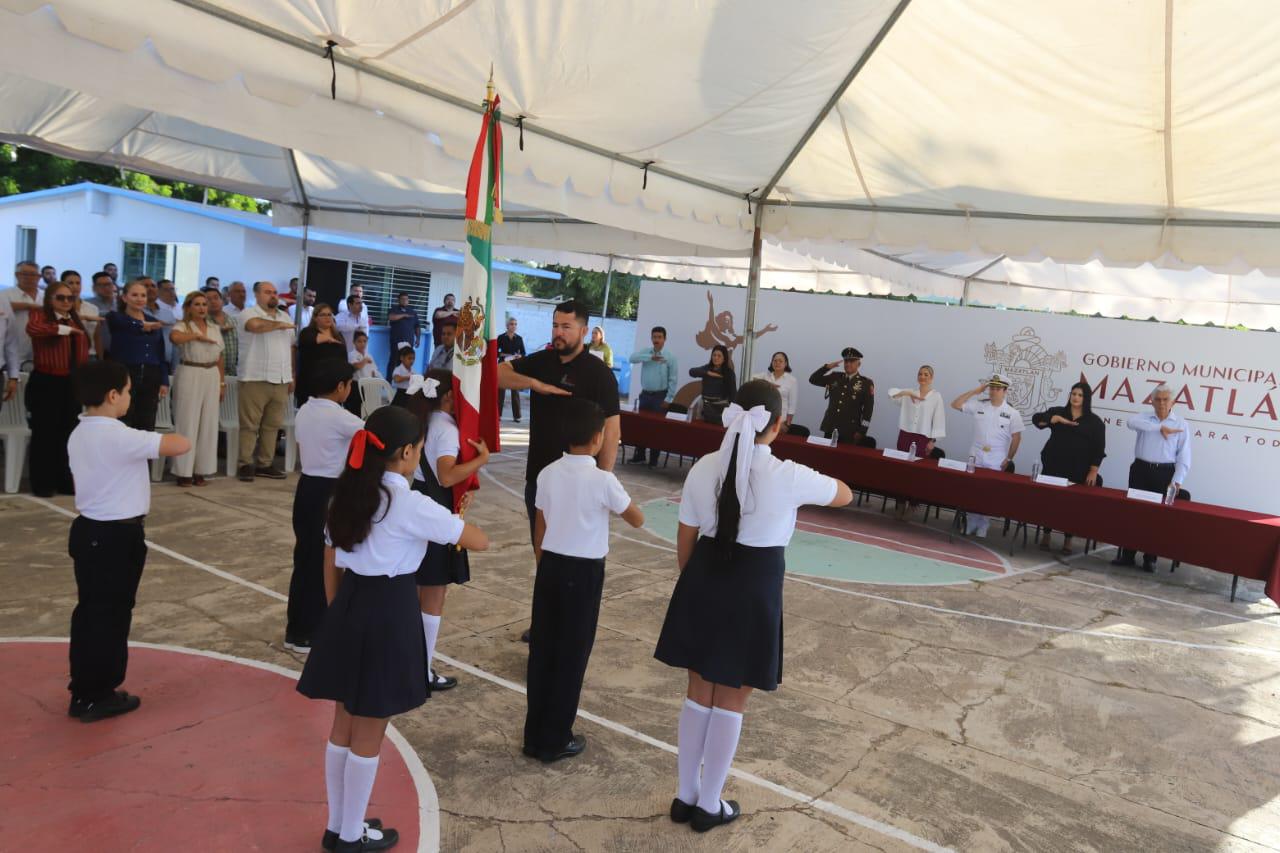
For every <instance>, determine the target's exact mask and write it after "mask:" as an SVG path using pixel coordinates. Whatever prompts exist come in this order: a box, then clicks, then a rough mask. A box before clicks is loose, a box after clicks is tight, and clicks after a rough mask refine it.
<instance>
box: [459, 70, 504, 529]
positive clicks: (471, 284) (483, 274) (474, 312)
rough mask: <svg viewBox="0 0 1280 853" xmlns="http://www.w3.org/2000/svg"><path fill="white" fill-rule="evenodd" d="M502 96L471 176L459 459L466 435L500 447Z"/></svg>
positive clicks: (466, 486) (489, 104)
mask: <svg viewBox="0 0 1280 853" xmlns="http://www.w3.org/2000/svg"><path fill="white" fill-rule="evenodd" d="M501 115H502V114H501V111H500V110H499V99H498V96H497V95H496V94H494V93H493V91H492V89H491V90H490V92H489V100H488V101H486V103H485V113H484V120H483V122H482V123H481V125H480V138H479V139H477V140H476V148H475V153H473V154H472V155H471V171H470V173H469V174H468V176H467V251H466V256H465V257H464V258H463V264H462V304H461V306H460V308H459V313H458V334H457V336H456V338H455V343H454V349H453V399H454V417H455V418H456V419H457V421H458V438H459V439H460V440H461V445H462V446H461V447H460V448H459V451H458V461H460V462H466V461H467V460H468V459H472V458H474V457H475V455H476V453H475V450H474V449H472V447H471V445H470V444H468V443H467V439H484V441H485V443H486V444H487V445H488V446H489V449H490V450H492V451H494V452H495V453H496V452H497V451H498V450H499V449H500V447H499V445H498V414H499V412H498V347H497V339H496V335H495V334H494V330H495V328H496V327H495V326H494V325H493V322H492V318H491V316H490V315H491V314H492V311H491V308H492V306H493V266H492V263H493V242H492V229H493V223H494V222H502V122H501ZM479 486H480V482H479V478H478V477H476V476H474V475H473V476H472V477H471V478H470V479H468V480H466V481H465V482H462V483H458V484H457V485H456V486H454V487H453V500H454V506H455V507H456V506H457V504H458V503H459V502H460V501H461V500H462V496H463V495H465V494H466V493H467V492H468V491H470V490H471V489H476V488H479Z"/></svg>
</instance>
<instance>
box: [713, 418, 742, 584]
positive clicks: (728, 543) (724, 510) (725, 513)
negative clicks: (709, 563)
mask: <svg viewBox="0 0 1280 853" xmlns="http://www.w3.org/2000/svg"><path fill="white" fill-rule="evenodd" d="M741 520H742V504H740V503H739V502H738V443H737V442H736V441H735V442H734V443H733V450H732V451H731V452H730V455H729V473H728V474H727V475H726V476H725V478H724V483H723V484H722V485H721V486H720V497H719V499H718V500H717V501H716V555H717V556H718V557H719V558H720V561H721V562H722V563H728V562H729V561H730V560H731V559H732V558H733V546H734V544H736V543H737V541H738V522H740V521H741Z"/></svg>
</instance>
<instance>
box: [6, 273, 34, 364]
mask: <svg viewBox="0 0 1280 853" xmlns="http://www.w3.org/2000/svg"><path fill="white" fill-rule="evenodd" d="M13 275H14V278H15V279H16V281H17V283H16V284H15V285H14V286H13V287H6V288H4V289H3V290H0V300H3V301H4V303H5V307H6V308H8V309H9V311H10V313H11V314H12V315H13V321H12V328H11V332H12V333H13V334H15V335H17V338H18V358H19V359H20V365H24V366H30V364H31V336H30V335H28V334H27V318H28V313H27V312H29V311H38V310H39V309H40V306H41V305H42V304H43V303H44V288H43V287H42V286H41V284H42V280H41V278H40V268H39V267H37V266H36V265H35V264H33V263H32V262H31V261H22V262H20V263H19V264H18V265H17V266H16V267H15V268H14V271H13Z"/></svg>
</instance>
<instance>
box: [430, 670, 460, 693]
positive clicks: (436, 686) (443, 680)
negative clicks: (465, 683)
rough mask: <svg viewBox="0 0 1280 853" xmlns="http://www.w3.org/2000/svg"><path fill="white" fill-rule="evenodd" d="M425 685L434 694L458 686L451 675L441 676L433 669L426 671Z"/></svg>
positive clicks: (456, 680)
mask: <svg viewBox="0 0 1280 853" xmlns="http://www.w3.org/2000/svg"><path fill="white" fill-rule="evenodd" d="M427 685H428V686H429V687H430V688H431V692H432V693H434V692H436V691H437V690H452V689H453V688H455V687H457V686H458V679H456V678H454V677H453V676H451V675H441V674H440V673H438V672H436V671H435V670H434V669H429V670H427Z"/></svg>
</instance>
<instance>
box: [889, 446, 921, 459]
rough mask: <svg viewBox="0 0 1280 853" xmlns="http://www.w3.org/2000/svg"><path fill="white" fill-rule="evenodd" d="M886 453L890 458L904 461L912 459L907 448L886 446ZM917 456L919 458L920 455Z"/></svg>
mask: <svg viewBox="0 0 1280 853" xmlns="http://www.w3.org/2000/svg"><path fill="white" fill-rule="evenodd" d="M884 455H885V456H886V457H887V458H889V459H901V460H902V461H903V462H910V461H911V454H909V453H907V451H905V450H898V449H897V448H894V447H886V448H885V449H884ZM916 458H917V459H919V458H920V457H918V456H917V457H916Z"/></svg>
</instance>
